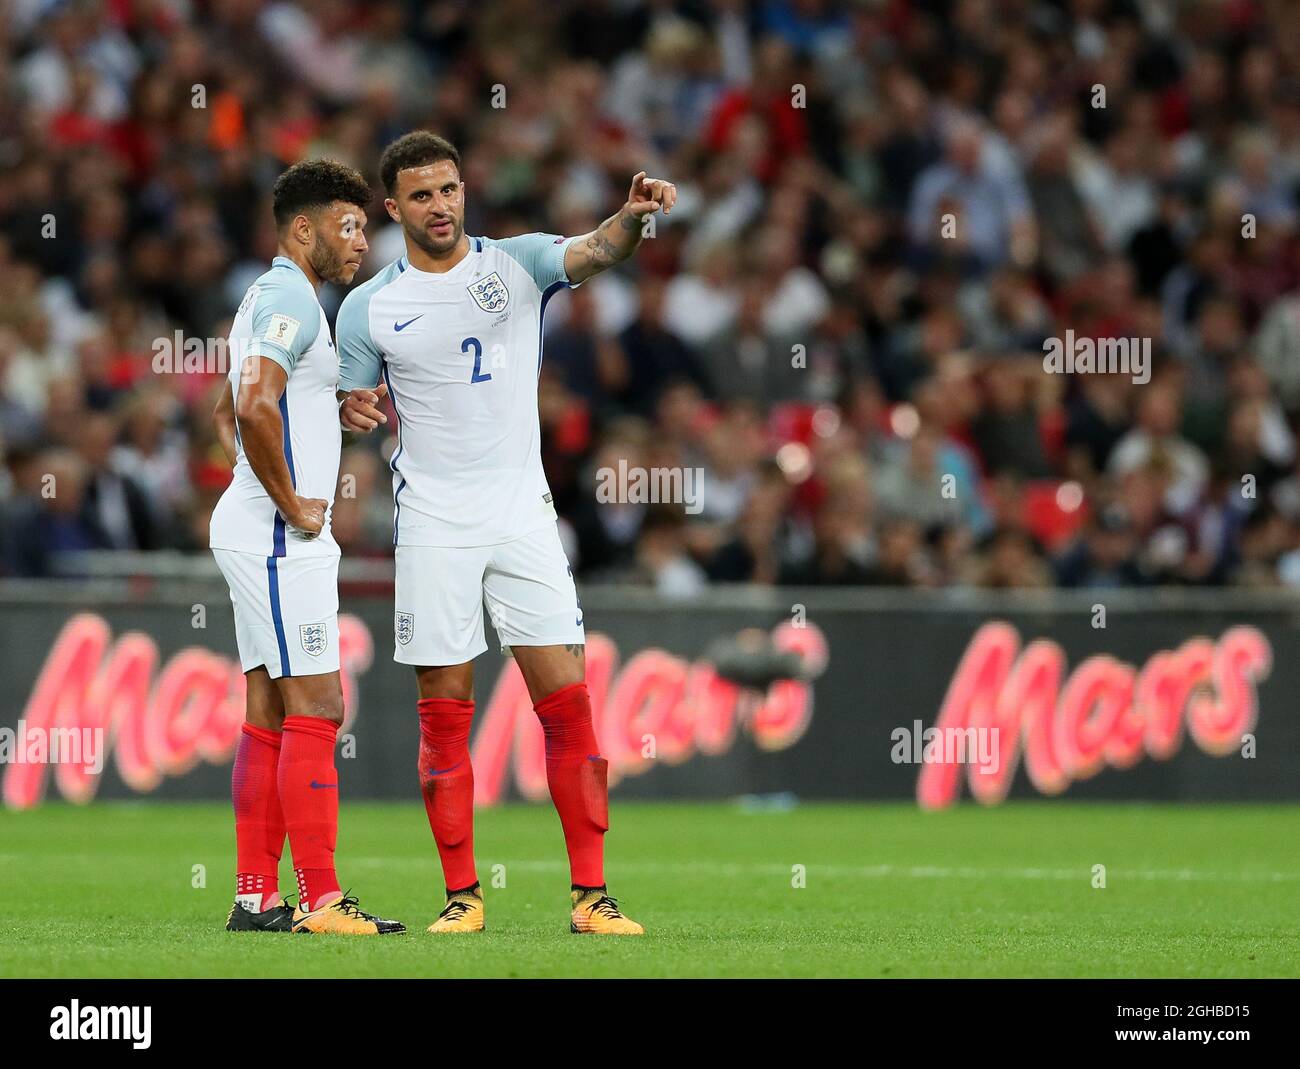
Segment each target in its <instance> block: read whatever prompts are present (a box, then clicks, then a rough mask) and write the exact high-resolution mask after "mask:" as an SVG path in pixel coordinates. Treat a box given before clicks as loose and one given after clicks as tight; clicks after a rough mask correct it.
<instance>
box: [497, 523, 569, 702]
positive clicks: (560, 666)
mask: <svg viewBox="0 0 1300 1069" xmlns="http://www.w3.org/2000/svg"><path fill="white" fill-rule="evenodd" d="M483 594H484V597H485V599H486V601H487V605H488V611H489V613H490V614H491V616H492V624H493V626H494V627H495V628H496V631H497V635H498V637H499V638H500V639H501V642H502V644H503V645H504V646H508V647H509V648H510V649H511V650H512V651H513V652H514V654H515V660H516V661H517V662H518V663H519V668H520V670H521V671H522V672H523V673H524V678H525V680H526V681H527V682H528V684H529V690H530V692H531V691H536V690H537V689H539V688H540V689H541V695H542V696H545V695H546V694H548V693H550V692H551V691H552V690H556V689H558V688H559V687H561V686H567V685H568V684H569V683H576V682H581V680H582V678H583V658H582V653H583V646H584V644H585V643H586V634H585V632H584V630H583V617H582V607H581V606H580V605H579V604H578V591H577V587H576V586H575V584H574V581H573V570H572V569H571V568H570V567H569V561H568V558H567V557H565V555H564V547H563V546H562V545H561V544H560V534H559V531H558V530H557V528H556V527H555V526H554V525H553V524H552V525H549V526H546V527H543V528H540V529H539V530H536V531H533V532H532V533H530V534H527V535H525V536H524V537H523V538H517V539H515V540H514V541H512V542H506V543H503V544H502V545H499V546H495V547H494V548H493V553H492V558H491V560H490V561H489V562H488V567H487V571H486V573H485V575H484V577H483Z"/></svg>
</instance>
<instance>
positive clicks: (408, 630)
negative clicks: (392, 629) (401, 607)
mask: <svg viewBox="0 0 1300 1069" xmlns="http://www.w3.org/2000/svg"><path fill="white" fill-rule="evenodd" d="M414 637H415V614H414V613H410V612H399V613H398V614H397V641H398V642H399V643H400V644H401V645H403V646H406V645H408V644H409V643H410V641H411V639H412V638H414Z"/></svg>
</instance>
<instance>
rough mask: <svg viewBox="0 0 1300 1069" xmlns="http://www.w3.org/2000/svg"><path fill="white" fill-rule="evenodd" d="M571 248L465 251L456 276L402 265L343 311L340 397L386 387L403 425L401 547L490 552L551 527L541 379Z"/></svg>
mask: <svg viewBox="0 0 1300 1069" xmlns="http://www.w3.org/2000/svg"><path fill="white" fill-rule="evenodd" d="M573 240H574V239H573V238H562V237H558V236H556V235H555V234H525V235H522V236H521V237H515V238H505V239H502V240H493V239H491V238H470V239H469V252H468V254H467V255H466V256H465V258H464V259H463V260H461V261H460V263H458V264H457V265H456V266H455V267H453V268H452V269H451V270H450V271H447V272H444V273H442V274H434V273H430V272H428V271H420V270H418V269H416V268H414V267H412V266H411V264H410V262H409V260H408V259H407V258H406V257H405V256H403V257H402V258H401V259H400V260H397V261H396V262H394V263H391V264H389V265H388V266H387V267H386V268H384V269H383V270H382V271H380V272H379V273H378V274H377V275H376V276H375V277H374V278H372V279H370V280H369V281H368V282H366V283H365V284H364V285H361V286H358V287H357V288H356V289H355V290H353V291H352V292H351V293H350V294H348V296H347V298H346V299H345V300H344V302H343V306H342V307H341V308H340V309H339V316H338V324H337V327H338V343H339V380H340V381H339V388H340V389H343V390H353V389H357V388H366V389H372V388H373V387H375V386H376V385H378V384H379V382H381V381H382V382H385V383H387V384H388V395H389V397H391V398H392V401H393V407H394V409H395V410H396V413H397V422H398V446H397V449H396V450H395V451H394V453H393V458H392V461H391V465H390V466H391V467H392V469H393V543H394V545H402V546H462V547H464V546H488V545H495V544H497V543H500V542H507V541H510V540H512V539H515V538H519V537H522V536H523V535H525V534H528V533H529V532H531V531H534V530H537V529H538V528H539V527H542V526H543V525H545V524H547V523H554V522H555V508H554V506H553V505H552V503H551V494H550V489H549V487H548V486H547V485H546V476H545V475H544V474H543V472H542V455H541V430H540V426H539V422H538V416H537V376H538V374H539V372H540V371H541V366H542V316H543V314H544V312H545V310H546V302H547V301H548V300H550V298H551V296H552V295H553V294H555V293H556V292H557V291H558V290H560V289H562V288H565V287H567V286H570V285H572V284H571V283H570V282H569V280H568V278H567V276H566V275H565V271H564V253H565V250H566V249H567V248H568V246H569V242H571V241H573Z"/></svg>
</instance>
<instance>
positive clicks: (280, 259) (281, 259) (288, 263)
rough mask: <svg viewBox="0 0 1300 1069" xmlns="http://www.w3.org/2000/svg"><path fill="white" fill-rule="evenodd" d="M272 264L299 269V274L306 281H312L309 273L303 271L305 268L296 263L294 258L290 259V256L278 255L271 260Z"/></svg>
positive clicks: (292, 269) (293, 269)
mask: <svg viewBox="0 0 1300 1069" xmlns="http://www.w3.org/2000/svg"><path fill="white" fill-rule="evenodd" d="M271 266H272V267H287V268H289V269H290V270H291V271H297V272H298V274H299V275H301V276H302V279H303V281H304V282H310V281H311V280H310V279H309V278H307V275H306V274H305V273H304V272H303V269H302V268H301V267H299V266H298V265H297V264H296V263H294V262H293V261H292V260H290V259H289V257H287V256H277V257H276V258H275V259H274V260H272V261H271Z"/></svg>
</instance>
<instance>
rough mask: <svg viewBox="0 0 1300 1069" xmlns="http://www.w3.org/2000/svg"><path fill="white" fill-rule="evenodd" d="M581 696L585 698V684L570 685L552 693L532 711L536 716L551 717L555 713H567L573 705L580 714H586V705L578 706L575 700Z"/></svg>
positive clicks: (584, 703)
mask: <svg viewBox="0 0 1300 1069" xmlns="http://www.w3.org/2000/svg"><path fill="white" fill-rule="evenodd" d="M579 694H581V695H582V697H583V698H587V684H586V683H570V684H569V685H568V686H567V687H561V688H560V689H559V690H555V691H552V692H551V693H550V694H548V695H547V696H546V697H545V698H543V699H542V700H541V701H539V702H538V703H537V704H536V705H534V706H533V711H534V712H535V713H536V714H537V715H538V716H553V715H555V714H556V713H564V712H569V711H571V710H573V709H574V708H575V705H576V707H577V708H578V709H580V710H581V711H582V712H587V707H586V706H587V703H586V702H583V703H582V704H581V705H578V704H577V703H576V701H575V699H576V698H577V697H578V695H579Z"/></svg>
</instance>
